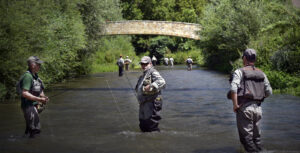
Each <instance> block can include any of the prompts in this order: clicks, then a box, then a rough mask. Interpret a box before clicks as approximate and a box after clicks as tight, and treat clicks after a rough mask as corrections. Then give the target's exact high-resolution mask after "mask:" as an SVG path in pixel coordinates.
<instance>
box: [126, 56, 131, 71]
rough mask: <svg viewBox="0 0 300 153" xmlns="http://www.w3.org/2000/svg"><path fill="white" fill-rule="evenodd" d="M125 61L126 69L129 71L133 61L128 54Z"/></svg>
mask: <svg viewBox="0 0 300 153" xmlns="http://www.w3.org/2000/svg"><path fill="white" fill-rule="evenodd" d="M124 63H125V70H126V71H128V70H129V64H130V63H131V60H130V59H129V57H128V56H126V59H125V60H124Z"/></svg>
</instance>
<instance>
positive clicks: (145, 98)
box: [135, 67, 161, 103]
mask: <svg viewBox="0 0 300 153" xmlns="http://www.w3.org/2000/svg"><path fill="white" fill-rule="evenodd" d="M153 72H156V70H155V69H154V68H153V67H152V68H150V69H149V70H148V71H147V72H145V73H146V74H145V75H142V76H140V78H139V80H138V84H137V85H136V87H135V90H136V91H137V92H138V96H137V97H138V100H139V102H140V103H144V102H152V101H154V100H155V98H157V96H158V95H159V94H161V93H160V91H159V90H157V89H154V88H153V89H152V91H145V90H144V88H145V87H146V86H147V85H150V84H152V82H153V78H152V73H153ZM139 90H140V91H139ZM139 92H141V93H140V94H139Z"/></svg>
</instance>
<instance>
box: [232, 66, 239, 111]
mask: <svg viewBox="0 0 300 153" xmlns="http://www.w3.org/2000/svg"><path fill="white" fill-rule="evenodd" d="M241 80H242V72H241V70H239V69H238V70H236V71H234V73H233V78H232V82H231V84H230V91H231V100H232V105H233V112H236V111H237V110H238V109H239V107H240V106H239V105H238V99H237V90H238V88H239V86H240V82H241Z"/></svg>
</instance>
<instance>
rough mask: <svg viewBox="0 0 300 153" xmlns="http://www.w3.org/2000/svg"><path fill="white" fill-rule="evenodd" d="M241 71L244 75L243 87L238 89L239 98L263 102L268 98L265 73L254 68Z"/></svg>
mask: <svg viewBox="0 0 300 153" xmlns="http://www.w3.org/2000/svg"><path fill="white" fill-rule="evenodd" d="M241 71H242V73H243V80H242V82H241V87H240V88H239V89H238V96H242V97H244V98H247V99H251V100H258V101H263V99H264V98H265V96H266V95H265V92H264V79H265V77H264V73H263V72H262V71H261V70H259V69H257V68H254V67H253V68H248V67H244V68H242V69H241Z"/></svg>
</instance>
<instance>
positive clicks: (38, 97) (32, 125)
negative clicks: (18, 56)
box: [17, 56, 49, 138]
mask: <svg viewBox="0 0 300 153" xmlns="http://www.w3.org/2000/svg"><path fill="white" fill-rule="evenodd" d="M27 63H28V71H27V72H25V74H24V75H23V76H22V77H21V79H20V81H19V83H18V85H17V88H19V89H17V90H19V92H20V94H21V108H22V110H23V113H24V118H25V121H26V130H25V136H27V135H29V136H30V137H31V138H33V137H34V136H35V135H36V134H39V133H40V132H41V130H40V129H41V125H40V118H39V111H38V110H40V109H39V107H40V105H42V104H46V103H47V102H48V101H49V98H48V97H47V96H45V94H44V91H43V90H44V86H43V82H42V80H41V79H40V78H39V77H38V74H37V73H38V71H39V70H40V66H41V64H42V63H43V61H41V60H40V59H39V58H38V57H36V56H31V57H29V58H28V60H27ZM40 103H41V104H40Z"/></svg>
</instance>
